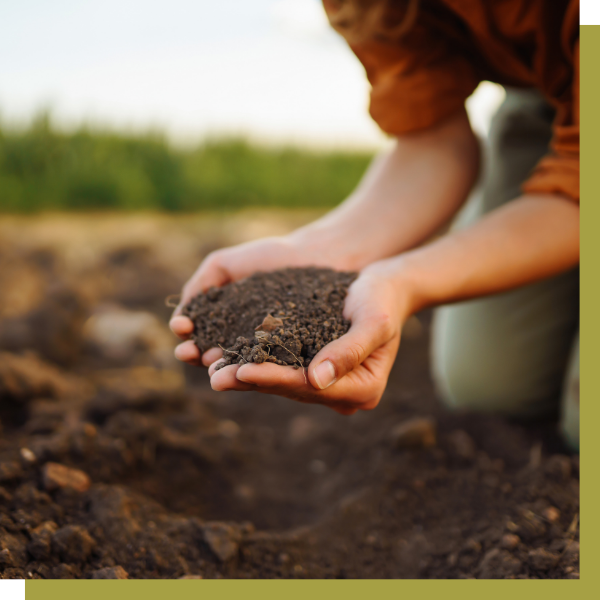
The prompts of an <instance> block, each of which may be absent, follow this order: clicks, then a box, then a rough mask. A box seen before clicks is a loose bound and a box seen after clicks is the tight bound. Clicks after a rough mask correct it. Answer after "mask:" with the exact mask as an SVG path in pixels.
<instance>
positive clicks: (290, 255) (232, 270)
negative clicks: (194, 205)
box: [169, 236, 333, 367]
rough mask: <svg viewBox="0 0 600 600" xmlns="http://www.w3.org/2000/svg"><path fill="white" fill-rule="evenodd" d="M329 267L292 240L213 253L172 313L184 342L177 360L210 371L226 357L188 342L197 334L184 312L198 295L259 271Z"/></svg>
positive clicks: (273, 239) (258, 242) (256, 243)
mask: <svg viewBox="0 0 600 600" xmlns="http://www.w3.org/2000/svg"><path fill="white" fill-rule="evenodd" d="M319 263H320V265H321V266H333V265H327V263H326V262H325V261H324V260H323V259H319V258H316V257H315V256H313V255H311V253H310V252H309V251H308V249H307V248H305V247H304V248H303V247H302V245H301V244H299V243H298V242H297V241H295V240H292V239H291V238H290V237H286V236H282V237H271V238H263V239H261V240H256V241H253V242H247V243H245V244H240V245H238V246H232V247H230V248H223V249H221V250H216V251H215V252H211V253H210V254H209V255H208V256H207V257H206V258H205V259H204V260H203V261H202V263H201V264H200V266H199V267H198V269H197V270H196V272H195V273H194V274H193V275H192V277H190V279H189V280H188V282H187V283H186V284H185V285H184V286H183V290H182V292H181V301H180V302H179V305H178V306H177V308H176V309H175V311H174V312H173V316H172V317H171V321H170V323H169V325H170V327H171V330H172V331H173V333H175V335H177V336H178V337H179V338H181V339H182V340H187V341H184V342H183V343H182V344H179V346H177V348H175V356H176V358H178V359H179V360H181V361H183V362H187V363H189V364H192V365H196V366H200V365H204V366H206V367H208V366H209V365H211V364H212V363H214V362H215V361H216V360H218V359H219V358H221V357H222V356H223V351H222V350H221V349H220V348H211V349H210V350H207V351H206V352H204V353H203V354H201V352H200V350H199V349H198V348H197V347H196V345H195V344H194V342H193V341H192V340H190V339H189V337H190V336H191V334H192V332H193V331H194V324H193V323H192V321H191V320H190V319H189V318H188V317H186V316H184V315H182V314H181V311H182V308H183V307H184V306H185V305H186V304H187V303H188V302H189V301H190V300H191V299H192V298H193V297H194V296H196V295H197V294H199V293H200V292H205V291H206V290H208V288H210V287H213V286H215V287H220V286H223V285H225V284H227V283H231V282H232V281H238V280H240V279H243V278H244V277H248V276H249V275H252V274H253V273H255V272H256V271H272V270H275V269H280V268H283V267H301V266H307V265H310V264H313V265H314V264H319Z"/></svg>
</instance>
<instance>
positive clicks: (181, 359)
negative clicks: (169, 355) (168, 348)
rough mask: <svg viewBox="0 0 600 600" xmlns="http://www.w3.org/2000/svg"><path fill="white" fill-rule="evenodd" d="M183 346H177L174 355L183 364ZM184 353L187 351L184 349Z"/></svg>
mask: <svg viewBox="0 0 600 600" xmlns="http://www.w3.org/2000/svg"><path fill="white" fill-rule="evenodd" d="M181 346H182V344H179V346H176V347H175V351H174V352H173V354H175V358H176V359H177V360H180V361H182V362H183V357H182V355H181ZM184 352H185V349H184Z"/></svg>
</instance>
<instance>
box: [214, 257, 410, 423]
mask: <svg viewBox="0 0 600 600" xmlns="http://www.w3.org/2000/svg"><path fill="white" fill-rule="evenodd" d="M386 263H387V261H381V262H380V263H373V264H372V265H371V266H369V267H367V268H366V269H364V270H363V271H362V272H361V274H360V275H359V277H358V278H357V279H356V280H355V281H354V283H352V285H351V286H350V288H349V290H348V296H347V297H346V301H345V305H344V317H345V318H347V319H349V320H350V321H351V323H352V325H351V327H350V330H349V331H348V333H346V334H345V335H343V336H341V337H340V338H339V339H337V340H335V341H333V342H331V343H329V344H327V345H326V346H325V347H324V348H323V349H322V350H321V351H320V352H319V353H318V354H317V355H316V356H315V357H314V358H313V360H312V361H311V363H310V365H309V367H308V369H307V370H306V371H305V370H303V369H293V368H292V367H282V366H280V365H275V364H272V363H262V364H254V363H250V364H245V365H239V364H236V365H228V366H226V367H223V368H221V369H219V370H215V367H216V363H213V364H212V365H211V367H210V368H209V371H208V372H209V375H210V377H211V379H210V382H211V386H212V388H213V389H214V390H217V391H224V390H239V391H251V390H253V391H259V392H264V393H266V394H276V395H278V396H284V397H287V398H290V399H292V400H297V401H300V402H306V403H313V404H323V405H325V406H328V407H330V408H332V409H333V410H335V411H337V412H339V413H341V414H345V415H350V414H354V413H355V412H356V411H357V410H371V409H373V408H375V407H376V406H377V404H378V403H379V401H380V399H381V396H382V395H383V391H384V389H385V386H386V384H387V380H388V377H389V373H390V370H391V368H392V365H393V363H394V359H395V358H396V354H397V352H398V346H399V344H400V333H401V329H402V325H403V323H404V320H405V319H406V318H407V317H408V316H409V312H410V311H409V307H408V296H407V295H406V294H404V293H403V292H402V290H401V289H400V287H399V286H398V283H397V282H396V280H395V278H394V276H393V275H394V274H393V272H392V271H391V269H390V268H389V266H388V265H387V264H386Z"/></svg>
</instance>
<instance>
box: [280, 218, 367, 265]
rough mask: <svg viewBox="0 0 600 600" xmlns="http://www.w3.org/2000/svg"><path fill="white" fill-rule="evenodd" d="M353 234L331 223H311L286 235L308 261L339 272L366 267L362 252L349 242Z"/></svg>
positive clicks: (305, 260) (287, 240)
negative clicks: (361, 255)
mask: <svg viewBox="0 0 600 600" xmlns="http://www.w3.org/2000/svg"><path fill="white" fill-rule="evenodd" d="M352 238H353V236H351V235H348V234H347V232H345V231H343V228H341V227H338V226H336V225H335V224H330V223H320V222H318V221H317V222H315V223H310V224H309V225H306V226H305V227H301V228H300V229H297V230H295V231H293V232H291V233H290V234H288V235H287V236H286V242H287V243H288V244H290V245H291V246H292V247H293V248H294V249H295V251H296V252H298V254H299V255H301V256H302V259H303V262H304V263H305V264H310V265H315V266H319V267H329V268H331V269H335V270H338V271H359V270H360V269H361V268H363V267H364V266H365V264H364V262H361V261H360V254H361V253H360V252H359V251H358V250H357V249H356V248H353V247H352V244H350V243H349V240H351V239H352Z"/></svg>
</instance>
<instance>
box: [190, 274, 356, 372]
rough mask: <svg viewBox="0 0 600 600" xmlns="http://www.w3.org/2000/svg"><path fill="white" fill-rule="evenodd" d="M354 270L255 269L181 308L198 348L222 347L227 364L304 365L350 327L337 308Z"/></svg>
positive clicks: (222, 364) (341, 304)
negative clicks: (246, 275) (189, 324)
mask: <svg viewBox="0 0 600 600" xmlns="http://www.w3.org/2000/svg"><path fill="white" fill-rule="evenodd" d="M356 276H357V274H356V273H351V272H339V271H333V270H331V269H317V268H314V267H309V268H299V269H291V268H290V269H280V270H278V271H272V272H269V273H264V272H259V273H255V274H254V275H252V276H250V277H248V278H247V279H244V280H242V281H239V282H236V283H231V284H229V285H226V286H224V287H222V288H215V287H213V288H210V289H209V290H208V291H207V292H206V293H204V294H199V295H198V296H196V297H195V298H194V299H193V300H192V301H191V302H190V303H189V304H188V305H187V306H186V307H185V308H184V310H183V314H185V315H187V316H189V317H190V318H191V319H192V320H193V321H194V324H195V326H196V329H195V331H194V333H193V335H192V339H193V340H194V342H195V343H196V345H197V346H198V348H199V349H200V351H201V352H204V351H206V350H208V349H209V348H215V347H217V346H220V347H221V348H223V349H224V352H223V361H222V362H220V363H219V364H218V365H217V367H216V368H217V369H221V368H223V367H225V366H227V365H231V364H237V363H240V364H245V363H264V362H270V363H275V364H278V365H293V366H294V367H295V368H298V367H303V366H308V365H309V364H310V362H311V360H312V359H313V358H314V356H315V355H316V354H317V353H318V352H319V350H321V348H323V347H324V346H325V345H326V344H328V343H329V342H332V341H334V340H337V339H338V338H339V337H340V336H342V335H344V334H345V333H346V332H347V331H348V329H349V328H350V321H348V319H345V318H344V316H343V314H342V312H343V309H344V299H345V298H346V294H347V292H348V286H349V285H350V284H351V283H352V282H353V281H354V279H355V278H356Z"/></svg>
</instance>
